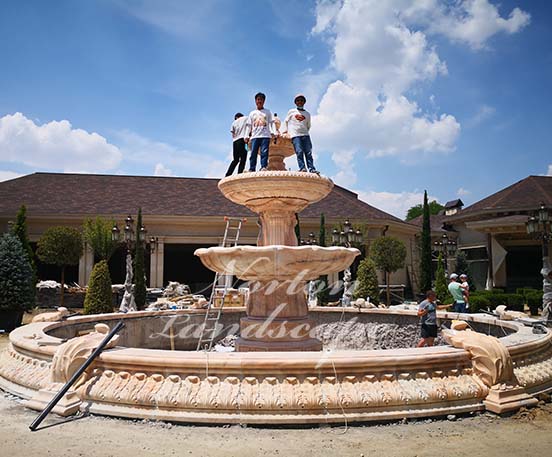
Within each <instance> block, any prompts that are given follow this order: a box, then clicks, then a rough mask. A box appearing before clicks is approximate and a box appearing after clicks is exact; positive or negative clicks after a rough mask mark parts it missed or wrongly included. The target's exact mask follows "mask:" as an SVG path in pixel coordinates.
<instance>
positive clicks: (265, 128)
mask: <svg viewBox="0 0 552 457" xmlns="http://www.w3.org/2000/svg"><path fill="white" fill-rule="evenodd" d="M265 101H266V95H265V94H263V93H262V92H259V93H257V94H255V105H256V109H254V110H253V111H251V112H250V113H249V116H247V120H246V121H245V137H244V141H245V143H246V144H248V143H249V142H250V141H251V144H250V145H249V150H250V151H251V156H250V157H249V171H256V169H257V154H258V153H259V150H260V152H261V171H266V170H267V169H268V148H269V147H270V140H271V139H272V138H274V136H275V134H274V119H273V118H272V113H271V112H270V110H268V109H266V108H265V107H264V104H265Z"/></svg>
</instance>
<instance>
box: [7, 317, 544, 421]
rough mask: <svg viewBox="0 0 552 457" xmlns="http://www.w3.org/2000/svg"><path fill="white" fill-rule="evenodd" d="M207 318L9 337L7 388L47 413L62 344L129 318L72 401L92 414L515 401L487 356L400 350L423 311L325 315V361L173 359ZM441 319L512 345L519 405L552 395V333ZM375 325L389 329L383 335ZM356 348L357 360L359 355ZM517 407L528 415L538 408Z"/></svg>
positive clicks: (273, 417)
mask: <svg viewBox="0 0 552 457" xmlns="http://www.w3.org/2000/svg"><path fill="white" fill-rule="evenodd" d="M243 312H244V310H243V309H242V310H232V311H229V312H228V313H225V316H226V317H225V319H227V320H228V322H227V324H229V325H231V324H232V323H237V321H238V319H239V317H240V316H241V315H243V314H242V313H243ZM202 314H203V311H201V310H190V311H178V312H174V311H167V312H138V313H128V314H118V313H116V314H105V315H96V316H82V317H74V318H69V319H68V320H66V321H62V322H55V323H48V322H45V323H33V324H29V325H26V326H24V327H21V328H19V329H17V330H15V331H13V332H12V333H11V334H10V346H9V347H8V349H7V350H5V351H4V352H2V353H1V354H0V388H2V389H3V390H6V391H8V392H11V393H13V394H16V395H19V396H21V397H23V398H25V399H31V402H30V403H29V404H28V405H29V406H31V407H37V406H36V405H37V404H39V403H38V400H37V399H38V398H39V393H40V392H42V395H44V393H45V392H47V391H48V388H49V387H50V385H51V384H50V383H51V381H50V380H51V376H52V373H51V370H52V360H53V357H54V355H55V354H56V352H57V351H58V350H61V349H62V348H63V345H61V343H62V341H63V340H62V338H69V342H71V343H73V346H72V347H73V348H78V345H74V342H75V341H76V340H78V339H79V338H82V337H78V336H77V335H79V334H82V333H84V332H86V331H87V330H90V329H92V328H93V326H94V324H95V323H98V322H103V323H107V324H108V325H109V326H111V327H112V326H113V325H115V323H116V322H118V321H119V320H121V319H122V320H124V321H125V322H126V323H127V326H126V328H125V329H124V330H123V331H122V333H121V336H120V339H119V343H118V344H119V345H118V346H117V347H115V348H113V349H109V350H106V351H104V352H103V353H102V354H101V355H100V356H99V357H98V358H97V359H96V361H95V362H94V364H93V365H92V366H91V368H89V369H88V370H87V372H86V376H85V378H83V379H82V381H81V382H80V384H79V385H77V386H76V387H75V390H74V391H73V392H72V395H73V397H72V398H77V399H78V401H79V403H78V405H79V408H80V409H81V410H83V411H89V412H90V413H95V414H103V415H109V416H119V417H128V418H146V419H152V420H170V421H177V422H192V423H193V422H198V423H199V422H203V423H251V424H305V423H342V422H343V421H345V420H347V421H349V422H351V421H381V420H400V419H403V418H405V417H407V418H408V417H412V418H414V417H424V416H425V417H429V416H442V415H447V414H458V413H463V412H470V411H478V410H483V409H485V408H488V399H489V397H490V396H491V395H492V394H493V392H495V393H496V392H502V393H500V395H501V396H507V392H506V391H499V390H496V389H501V388H502V387H501V385H497V386H496V387H492V388H491V386H489V385H488V383H485V382H483V381H482V379H483V378H480V377H479V375H478V373H477V363H478V362H479V361H481V357H483V358H484V357H485V353H484V352H479V353H478V357H477V359H479V360H475V359H474V358H473V357H472V354H471V353H470V352H469V350H467V349H463V348H456V347H451V346H448V345H441V346H437V347H431V348H420V349H418V348H413V347H408V348H407V347H400V345H401V344H403V343H402V342H401V341H402V340H404V344H405V345H409V346H412V345H413V344H414V342H415V340H416V339H417V332H418V318H417V316H416V312H415V311H408V310H379V309H376V310H360V311H358V310H355V309H351V308H347V309H345V308H318V309H315V310H314V311H313V312H311V317H312V319H313V320H314V321H315V322H316V323H317V325H316V326H315V328H316V329H317V330H316V331H317V332H318V333H317V336H318V337H319V338H320V339H321V340H322V341H324V343H325V350H323V351H320V352H293V353H289V352H270V353H262V352H261V353H259V352H245V353H237V352H234V353H218V352H209V353H206V352H195V351H186V350H170V347H171V339H176V343H178V341H179V338H180V337H181V334H180V329H178V328H177V327H178V326H177V327H175V329H173V330H171V322H172V321H171V317H178V319H180V320H181V321H187V320H197V321H198V322H201V320H202ZM438 317H439V318H440V319H441V320H449V321H450V320H452V319H463V320H466V321H467V322H468V323H469V324H470V326H472V327H473V328H474V329H476V330H477V329H480V330H483V329H490V330H491V333H493V334H495V335H501V334H502V335H505V336H504V337H502V338H500V339H499V341H500V342H501V343H502V345H503V346H504V347H505V348H506V354H504V356H505V357H509V358H511V362H512V363H513V370H514V374H515V377H516V382H517V383H518V384H519V385H518V386H517V387H515V388H516V389H518V390H516V391H515V392H516V395H517V397H516V398H518V397H519V389H522V390H523V391H524V393H525V394H526V395H528V396H529V398H531V396H535V395H538V394H539V393H541V392H546V391H548V390H550V389H552V334H551V333H550V332H547V333H545V334H537V333H533V332H532V329H531V328H529V327H524V326H523V325H521V324H519V323H515V322H503V321H499V320H497V319H495V318H493V317H491V316H486V315H478V314H474V315H458V314H457V313H441V312H439V313H438ZM163 320H166V322H157V321H163ZM156 322H157V323H156ZM167 324H168V326H167ZM173 324H175V325H176V323H175V322H173ZM152 325H154V326H157V327H156V331H157V332H161V333H164V334H165V338H166V342H165V343H164V344H165V345H164V346H163V347H164V348H165V349H155V347H159V346H155V345H153V346H149V347H151V348H147V347H144V346H147V345H148V343H147V341H149V340H148V337H149V336H151V335H150V334H149V333H148V329H149V330H151V329H152V327H151V326H152ZM358 325H364V326H365V328H366V329H367V331H368V334H369V335H371V340H372V342H373V343H377V344H375V345H372V346H366V345H362V344H359V345H358V346H356V341H357V340H358V339H361V338H363V336H362V334H363V332H362V330H360V329H357V326H358ZM374 325H375V326H376V327H378V326H379V327H378V328H379V330H378V331H373V332H372V331H370V328H372V327H373V326H374ZM339 326H343V327H344V328H343V329H342V331H340V332H338V333H339V334H340V335H344V336H343V338H344V339H343V340H342V341H341V342H339V341H338V340H339V339H337V340H336V338H335V333H334V332H335V329H336V328H338V327H339ZM235 328H236V329H237V328H238V327H235ZM407 328H409V329H408V330H407ZM355 329H356V330H355ZM382 329H384V330H385V329H387V331H388V334H389V335H394V336H393V337H392V338H393V340H394V341H395V342H394V343H393V344H391V345H389V346H388V347H391V348H390V349H377V348H381V347H385V345H384V344H383V343H384V342H385V341H386V338H387V337H386V336H385V335H384V333H385V332H383V331H382ZM389 332H390V333H389ZM401 332H403V333H401ZM405 332H406V333H405ZM332 333H334V335H333V336H331V334H332ZM401 335H402V337H401ZM366 338H367V340H368V339H369V338H368V336H367V337H366ZM131 342H133V344H132V347H129V346H128V345H129V344H130V343H131ZM156 344H157V343H156ZM351 344H353V345H355V346H354V347H356V348H358V350H351V347H353V346H351ZM125 346H126V347H125ZM137 346H142V347H137ZM192 346H193V342H192ZM367 347H373V348H376V349H375V350H367V349H364V348H367ZM177 348H178V344H177ZM332 348H333V349H332ZM346 348H349V349H346ZM58 366H59V362H58ZM485 366H486V367H487V368H491V367H493V366H496V365H492V364H491V365H485ZM508 389H511V391H514V390H513V389H514V387H508ZM70 392H71V391H70ZM504 392H506V393H504ZM33 399H34V403H33ZM533 400H534V399H533ZM516 401H517V405H518V407H519V405H522V404H523V401H527V400H523V401H518V400H516ZM33 405H34V406H33Z"/></svg>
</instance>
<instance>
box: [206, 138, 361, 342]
mask: <svg viewBox="0 0 552 457" xmlns="http://www.w3.org/2000/svg"><path fill="white" fill-rule="evenodd" d="M292 154H294V152H293V146H292V145H291V142H290V140H289V139H284V138H280V139H279V140H278V142H277V143H276V144H271V146H270V157H269V163H268V171H264V172H257V173H244V174H240V175H236V176H231V177H227V178H225V179H223V180H221V181H220V182H219V189H220V190H221V192H222V193H223V194H224V195H225V197H226V198H228V199H229V200H231V201H233V202H234V203H238V204H240V205H245V206H247V207H248V208H249V209H250V210H251V211H253V212H255V213H258V214H259V225H260V233H259V237H258V241H257V246H256V247H255V246H236V247H230V248H224V247H213V248H208V249H198V250H197V251H196V255H198V256H199V257H200V258H201V260H202V262H203V263H204V264H205V266H207V267H208V268H210V269H211V270H213V271H217V272H219V273H222V274H229V275H236V276H237V277H239V278H240V279H243V280H247V281H249V282H250V283H251V282H254V284H253V287H252V292H251V294H250V296H249V301H248V304H247V316H246V317H244V318H242V319H241V325H240V327H241V332H240V333H241V337H240V338H239V340H238V341H237V343H236V350H237V351H240V352H242V351H319V350H321V349H322V343H321V342H320V341H319V340H317V339H315V338H312V337H310V336H309V334H310V331H311V329H312V323H311V321H309V318H308V307H307V300H306V297H305V293H304V286H305V283H306V281H309V280H312V279H317V278H318V277H319V276H321V275H324V274H328V273H333V272H336V271H342V270H344V269H345V268H347V267H348V266H349V265H350V264H351V263H352V262H353V260H354V258H355V257H356V256H357V255H358V254H359V253H360V252H359V251H358V249H354V248H343V247H320V246H297V237H296V235H295V225H296V223H297V218H296V216H295V215H296V213H299V212H300V211H302V210H303V209H305V208H306V207H307V206H308V205H310V204H312V203H315V202H317V201H319V200H321V199H323V198H324V197H326V196H327V195H328V194H329V193H330V192H331V190H332V188H333V183H332V181H331V180H330V179H328V178H326V177H324V176H319V175H317V174H314V173H301V172H291V171H286V170H285V166H284V161H283V159H284V157H286V156H289V155H292ZM267 321H268V323H267Z"/></svg>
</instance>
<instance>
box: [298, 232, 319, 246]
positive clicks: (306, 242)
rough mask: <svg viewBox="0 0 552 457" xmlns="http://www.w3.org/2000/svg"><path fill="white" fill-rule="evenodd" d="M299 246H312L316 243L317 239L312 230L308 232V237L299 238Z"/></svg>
mask: <svg viewBox="0 0 552 457" xmlns="http://www.w3.org/2000/svg"><path fill="white" fill-rule="evenodd" d="M300 244H301V246H309V245H310V246H314V245H316V244H318V241H317V240H316V236H314V232H310V233H309V237H308V238H307V239H303V238H301V241H300Z"/></svg>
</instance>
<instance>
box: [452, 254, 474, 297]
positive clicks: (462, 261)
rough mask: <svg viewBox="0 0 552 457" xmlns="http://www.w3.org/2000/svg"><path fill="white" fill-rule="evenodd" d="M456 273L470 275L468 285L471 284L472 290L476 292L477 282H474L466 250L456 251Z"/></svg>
mask: <svg viewBox="0 0 552 457" xmlns="http://www.w3.org/2000/svg"><path fill="white" fill-rule="evenodd" d="M456 273H458V275H461V274H465V275H468V285H469V286H470V292H475V283H474V282H473V278H472V273H471V269H470V264H469V263H468V259H467V257H466V253H465V252H464V251H457V252H456Z"/></svg>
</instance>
